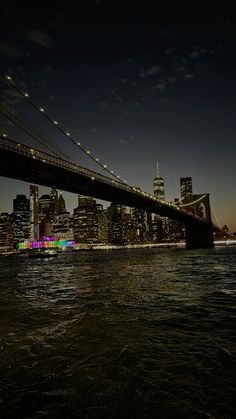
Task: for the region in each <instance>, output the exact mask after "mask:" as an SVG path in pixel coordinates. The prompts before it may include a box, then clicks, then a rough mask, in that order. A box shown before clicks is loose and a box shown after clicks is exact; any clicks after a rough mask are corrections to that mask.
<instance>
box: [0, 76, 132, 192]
mask: <svg viewBox="0 0 236 419" xmlns="http://www.w3.org/2000/svg"><path fill="white" fill-rule="evenodd" d="M0 77H1V78H2V79H3V80H4V81H5V82H6V83H7V84H8V85H9V86H10V87H11V88H13V89H14V90H15V91H16V92H17V93H19V94H20V96H22V97H23V98H24V99H25V100H26V101H27V102H29V103H30V105H31V106H33V107H34V108H35V109H36V110H37V111H38V112H39V113H40V114H41V115H43V116H44V118H45V119H47V120H48V121H49V122H50V123H51V124H52V125H53V126H54V127H56V128H57V129H58V131H60V132H61V133H62V134H63V135H65V136H66V137H67V139H68V140H70V141H71V142H72V143H73V144H74V145H75V146H76V147H78V148H79V149H80V150H81V151H83V153H85V154H86V155H87V156H89V157H90V158H91V159H92V160H93V161H94V162H95V163H97V164H98V165H99V166H100V167H101V168H102V169H103V170H105V171H106V172H108V173H109V174H110V175H112V176H113V177H114V178H116V180H117V181H118V182H120V183H123V184H125V185H126V186H130V185H128V184H127V182H126V180H122V179H120V176H119V175H116V174H114V172H113V170H109V169H108V167H107V165H106V164H103V163H100V161H99V159H98V158H97V157H94V156H93V155H92V154H91V152H90V151H89V150H86V149H85V148H84V147H83V146H82V145H81V144H80V142H79V141H76V140H75V139H74V138H73V137H72V136H71V134H70V133H69V132H68V131H66V130H65V129H64V128H62V127H61V126H60V125H59V123H58V121H56V120H55V119H53V118H51V116H49V115H47V113H46V112H45V109H44V108H42V107H41V106H38V105H37V104H36V103H34V102H33V101H32V100H31V99H30V95H29V94H28V93H26V92H23V90H21V89H20V88H19V87H18V86H17V85H16V83H15V82H14V81H13V79H12V77H11V76H9V75H0ZM130 188H131V186H130Z"/></svg>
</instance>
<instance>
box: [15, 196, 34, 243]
mask: <svg viewBox="0 0 236 419" xmlns="http://www.w3.org/2000/svg"><path fill="white" fill-rule="evenodd" d="M29 238H30V200H29V199H28V198H26V195H16V198H15V199H14V200H13V244H14V246H16V244H17V243H18V242H22V241H24V240H27V239H29Z"/></svg>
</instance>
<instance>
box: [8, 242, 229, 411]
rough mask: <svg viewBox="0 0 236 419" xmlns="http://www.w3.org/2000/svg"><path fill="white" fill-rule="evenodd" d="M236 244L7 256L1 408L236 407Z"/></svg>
mask: <svg viewBox="0 0 236 419" xmlns="http://www.w3.org/2000/svg"><path fill="white" fill-rule="evenodd" d="M235 284H236V246H235V247H221V248H215V249H210V250H201V251H200V250H195V251H186V250H182V249H178V250H169V249H165V250H157V249H155V250H154V249H153V250H131V251H129V250H126V251H109V252H104V251H98V252H78V253H71V254H69V253H68V254H61V255H59V256H58V258H55V259H51V260H50V259H47V260H35V259H28V258H27V257H23V256H7V257H6V256H5V257H0V417H1V418H6V417H7V418H69V419H70V418H78V419H80V418H82V419H84V418H109V419H110V418H111V419H113V418H115V419H118V418H119V419H120V418H121V419H125V418H131V419H132V418H135V419H136V418H161V419H162V418H170V419H172V418H188V419H192V418H208V419H214V418H217V419H218V418H225V419H226V418H227V419H229V418H235V417H236V410H235V398H236V394H235V375H236V374H235V365H236V362H235V359H236V345H235V343H236V339H235V314H236V304H235V302H236V293H235Z"/></svg>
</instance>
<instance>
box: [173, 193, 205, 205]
mask: <svg viewBox="0 0 236 419" xmlns="http://www.w3.org/2000/svg"><path fill="white" fill-rule="evenodd" d="M206 196H207V194H205V195H202V196H200V198H198V199H196V200H195V201H193V202H188V203H186V204H180V205H179V207H181V208H185V207H190V206H191V205H194V204H197V203H198V202H200V201H202V200H203V199H204V198H205V197H206Z"/></svg>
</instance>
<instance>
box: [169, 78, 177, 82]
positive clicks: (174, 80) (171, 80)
mask: <svg viewBox="0 0 236 419" xmlns="http://www.w3.org/2000/svg"><path fill="white" fill-rule="evenodd" d="M168 82H169V83H176V82H177V79H176V77H168Z"/></svg>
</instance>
